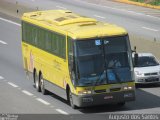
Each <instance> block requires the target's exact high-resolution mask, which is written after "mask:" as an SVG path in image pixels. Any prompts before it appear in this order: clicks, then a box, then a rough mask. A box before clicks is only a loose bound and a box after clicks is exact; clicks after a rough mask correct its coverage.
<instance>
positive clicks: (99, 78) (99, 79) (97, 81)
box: [94, 70, 106, 87]
mask: <svg viewBox="0 0 160 120" xmlns="http://www.w3.org/2000/svg"><path fill="white" fill-rule="evenodd" d="M105 72H106V70H103V72H102V73H101V74H100V75H99V77H98V79H97V80H96V82H95V84H94V87H95V86H96V85H97V84H98V83H99V81H101V80H102V79H101V77H102V76H103V74H104V73H105Z"/></svg>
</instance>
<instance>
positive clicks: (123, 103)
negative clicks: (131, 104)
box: [117, 102, 126, 107]
mask: <svg viewBox="0 0 160 120" xmlns="http://www.w3.org/2000/svg"><path fill="white" fill-rule="evenodd" d="M125 104H126V102H120V103H118V104H117V105H118V106H120V107H123V106H125Z"/></svg>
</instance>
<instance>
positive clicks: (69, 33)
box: [22, 10, 135, 108]
mask: <svg viewBox="0 0 160 120" xmlns="http://www.w3.org/2000/svg"><path fill="white" fill-rule="evenodd" d="M131 54H132V51H131V46H130V41H129V37H128V33H127V32H126V30H125V29H123V28H121V27H118V26H116V25H113V24H109V23H104V22H100V21H97V20H96V19H93V18H89V17H85V16H81V15H78V14H75V13H73V12H71V11H68V10H46V11H36V12H30V13H24V15H23V16H22V55H23V63H24V69H25V70H26V71H27V74H29V75H32V78H33V81H34V84H35V87H36V89H37V91H39V92H40V91H41V92H42V93H43V94H46V91H51V92H53V93H54V94H57V95H58V96H60V97H62V98H64V99H66V100H67V101H68V103H69V104H70V105H71V107H72V108H76V107H86V106H93V105H102V104H111V103H112V104H113V103H114V104H118V105H124V104H125V102H128V101H134V100H135V83H134V77H133V64H132V55H131Z"/></svg>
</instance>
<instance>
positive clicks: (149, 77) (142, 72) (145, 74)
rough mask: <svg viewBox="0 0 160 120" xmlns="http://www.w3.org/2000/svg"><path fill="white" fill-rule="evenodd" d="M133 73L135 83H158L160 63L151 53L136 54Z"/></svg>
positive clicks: (159, 79)
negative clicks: (136, 58)
mask: <svg viewBox="0 0 160 120" xmlns="http://www.w3.org/2000/svg"><path fill="white" fill-rule="evenodd" d="M134 73H135V83H141V84H147V83H158V82H160V63H159V61H158V60H157V59H156V57H155V56H154V55H153V54H151V53H138V60H137V63H136V65H135V67H134Z"/></svg>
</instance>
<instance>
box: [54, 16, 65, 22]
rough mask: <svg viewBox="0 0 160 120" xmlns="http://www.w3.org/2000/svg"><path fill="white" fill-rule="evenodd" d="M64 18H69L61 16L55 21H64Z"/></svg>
mask: <svg viewBox="0 0 160 120" xmlns="http://www.w3.org/2000/svg"><path fill="white" fill-rule="evenodd" d="M64 20H67V19H66V18H64V17H60V18H57V19H55V21H58V22H62V21H64Z"/></svg>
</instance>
